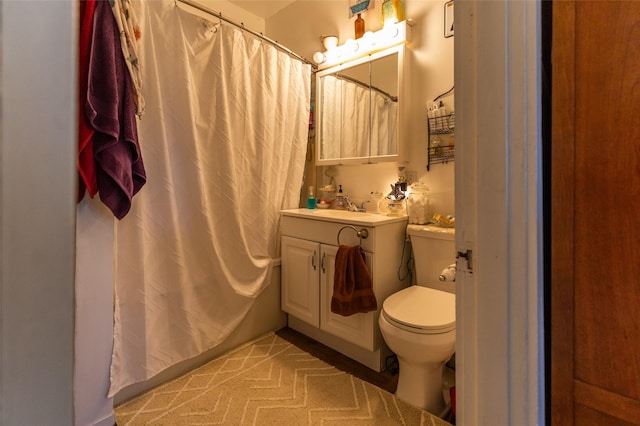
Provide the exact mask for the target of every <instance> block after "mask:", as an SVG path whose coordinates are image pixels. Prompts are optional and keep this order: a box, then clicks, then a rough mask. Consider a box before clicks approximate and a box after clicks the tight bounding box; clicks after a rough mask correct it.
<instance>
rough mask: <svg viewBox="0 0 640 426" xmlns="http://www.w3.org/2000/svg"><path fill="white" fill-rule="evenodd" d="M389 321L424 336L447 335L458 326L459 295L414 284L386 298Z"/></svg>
mask: <svg viewBox="0 0 640 426" xmlns="http://www.w3.org/2000/svg"><path fill="white" fill-rule="evenodd" d="M382 310H383V312H384V314H385V316H386V318H387V319H388V320H390V321H394V322H396V323H398V324H401V325H404V326H408V327H411V328H416V329H419V330H420V331H422V332H423V333H425V332H426V333H429V332H430V333H446V332H447V331H451V330H453V329H455V327H456V296H455V295H454V294H451V293H447V292H444V291H440V290H435V289H432V288H427V287H421V286H417V285H413V286H411V287H407V288H405V289H404V290H401V291H399V292H397V293H394V294H392V295H391V296H389V297H387V299H385V301H384V303H383V304H382Z"/></svg>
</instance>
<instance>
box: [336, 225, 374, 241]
mask: <svg viewBox="0 0 640 426" xmlns="http://www.w3.org/2000/svg"><path fill="white" fill-rule="evenodd" d="M347 228H349V229H353V230H354V231H356V235H357V236H358V238H359V239H360V245H362V239H363V238H364V239H366V238H367V237H368V236H369V231H368V230H367V229H366V228H362V229H360V230H359V231H358V230H357V229H356V227H355V226H352V225H346V226H343V227H342V228H340V230H339V231H338V246H340V234H341V233H342V231H344V230H345V229H347Z"/></svg>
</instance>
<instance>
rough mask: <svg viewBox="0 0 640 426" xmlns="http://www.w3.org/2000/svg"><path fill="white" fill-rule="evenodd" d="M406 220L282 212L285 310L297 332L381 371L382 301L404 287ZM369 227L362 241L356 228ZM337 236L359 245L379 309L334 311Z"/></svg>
mask: <svg viewBox="0 0 640 426" xmlns="http://www.w3.org/2000/svg"><path fill="white" fill-rule="evenodd" d="M405 228H406V218H402V217H396V218H392V217H388V216H382V215H377V214H363V213H351V212H344V211H343V212H340V213H332V212H331V211H330V212H323V211H322V210H306V209H295V210H286V211H283V212H282V221H281V235H282V238H281V252H282V265H281V271H282V279H281V282H282V290H281V295H282V296H281V297H282V304H281V306H282V310H283V311H284V312H286V313H287V314H288V320H289V321H288V323H289V326H290V327H291V328H293V329H294V330H297V331H299V332H301V333H303V334H305V335H307V336H309V337H311V338H313V339H315V340H318V341H320V342H321V343H324V344H325V345H327V346H329V347H332V348H333V349H335V350H337V351H339V352H341V353H343V354H345V355H347V356H349V357H351V358H353V359H355V360H357V361H359V362H361V363H362V364H364V365H367V366H368V367H370V368H372V369H374V370H376V371H381V370H382V369H383V368H384V358H385V357H386V356H387V355H388V354H389V350H388V348H387V347H386V345H385V344H384V340H383V339H382V336H381V335H380V331H379V329H378V315H379V313H380V309H381V308H382V302H383V301H384V299H385V298H386V297H388V296H389V295H390V294H392V293H394V292H396V291H398V290H400V289H402V288H403V287H405V286H406V284H405V283H403V282H401V281H400V280H399V279H398V274H397V270H398V267H399V266H400V262H401V256H402V247H403V245H404V239H405ZM362 229H366V232H367V233H368V237H367V238H363V239H362V240H360V239H359V238H358V236H357V234H356V232H357V231H359V230H362ZM338 234H340V243H341V244H344V245H358V244H361V247H362V248H363V250H364V252H365V256H366V262H367V266H368V268H369V272H370V274H371V278H372V281H373V291H374V293H375V295H376V299H377V301H378V310H377V311H372V312H368V313H358V314H354V315H350V316H342V315H338V314H334V313H332V312H331V296H332V295H333V278H334V273H335V269H334V265H335V256H336V253H337V251H338Z"/></svg>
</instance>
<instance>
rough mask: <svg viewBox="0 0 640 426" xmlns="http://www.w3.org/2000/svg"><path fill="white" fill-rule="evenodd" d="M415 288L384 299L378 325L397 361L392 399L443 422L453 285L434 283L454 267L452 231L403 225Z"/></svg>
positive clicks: (453, 308)
mask: <svg viewBox="0 0 640 426" xmlns="http://www.w3.org/2000/svg"><path fill="white" fill-rule="evenodd" d="M407 234H408V235H409V238H410V240H411V247H412V251H413V254H414V260H415V262H414V263H415V273H416V282H417V283H418V284H419V285H413V286H410V287H408V288H405V289H402V290H400V291H398V292H397V293H394V294H392V295H390V296H389V297H387V298H386V299H385V300H384V302H383V304H382V311H381V314H380V316H379V319H378V323H379V326H380V332H381V333H382V337H383V338H384V340H385V342H386V343H387V346H389V349H391V350H392V351H393V352H395V354H396V355H397V356H398V364H399V366H400V376H399V377H398V388H397V390H396V396H397V397H398V398H400V399H402V400H404V401H407V402H409V403H410V404H412V405H415V406H417V407H420V408H422V409H424V410H427V411H429V412H430V413H432V414H435V415H439V416H441V417H442V416H443V415H445V414H446V411H447V407H446V404H445V402H444V398H443V396H442V385H443V382H442V373H443V369H444V364H445V362H447V360H449V358H451V356H452V355H453V353H454V351H455V344H456V306H455V305H456V299H455V285H454V282H453V281H448V280H445V281H439V278H438V277H439V276H440V275H441V273H442V270H443V268H446V267H447V266H449V265H451V264H452V262H454V261H455V255H456V251H455V230H454V229H447V228H438V227H434V226H431V225H408V226H407Z"/></svg>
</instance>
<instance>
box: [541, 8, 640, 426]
mask: <svg viewBox="0 0 640 426" xmlns="http://www.w3.org/2000/svg"><path fill="white" fill-rule="evenodd" d="M552 73H553V83H552V111H553V115H552V166H551V170H552V179H551V181H552V197H551V198H552V200H551V212H552V213H551V216H552V220H551V223H550V226H551V263H552V264H551V330H552V333H551V401H550V402H551V404H550V409H551V411H550V417H551V424H552V425H558V426H566V425H574V424H575V425H639V424H640V259H639V257H640V2H638V1H634V0H632V1H615V2H614V1H610V2H603V1H575V2H574V1H560V2H554V5H553V42H552Z"/></svg>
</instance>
